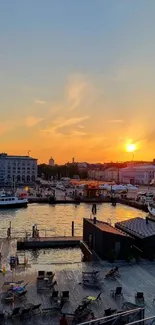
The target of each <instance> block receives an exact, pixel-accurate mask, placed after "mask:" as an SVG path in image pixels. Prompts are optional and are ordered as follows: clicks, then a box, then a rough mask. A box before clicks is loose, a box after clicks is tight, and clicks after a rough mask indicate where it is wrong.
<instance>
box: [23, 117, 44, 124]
mask: <svg viewBox="0 0 155 325" xmlns="http://www.w3.org/2000/svg"><path fill="white" fill-rule="evenodd" d="M43 120H44V117H35V116H28V117H27V118H26V120H25V125H26V126H27V127H33V126H35V125H37V124H39V123H40V122H42V121H43Z"/></svg>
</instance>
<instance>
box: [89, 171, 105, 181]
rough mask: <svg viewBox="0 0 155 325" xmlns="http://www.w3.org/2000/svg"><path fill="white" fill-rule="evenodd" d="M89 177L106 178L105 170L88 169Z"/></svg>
mask: <svg viewBox="0 0 155 325" xmlns="http://www.w3.org/2000/svg"><path fill="white" fill-rule="evenodd" d="M88 177H89V178H91V179H95V180H104V170H102V169H101V170H100V169H90V170H88Z"/></svg>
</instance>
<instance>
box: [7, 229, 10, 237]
mask: <svg viewBox="0 0 155 325" xmlns="http://www.w3.org/2000/svg"><path fill="white" fill-rule="evenodd" d="M10 238H11V229H10V227H9V228H8V230H7V239H10Z"/></svg>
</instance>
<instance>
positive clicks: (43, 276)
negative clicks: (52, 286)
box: [37, 271, 46, 280]
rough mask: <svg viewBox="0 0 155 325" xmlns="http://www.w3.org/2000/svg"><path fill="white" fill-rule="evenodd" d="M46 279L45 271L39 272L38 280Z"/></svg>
mask: <svg viewBox="0 0 155 325" xmlns="http://www.w3.org/2000/svg"><path fill="white" fill-rule="evenodd" d="M45 277H46V274H45V271H38V277H37V279H38V280H39V279H44V278H45Z"/></svg>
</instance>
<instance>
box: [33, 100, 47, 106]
mask: <svg viewBox="0 0 155 325" xmlns="http://www.w3.org/2000/svg"><path fill="white" fill-rule="evenodd" d="M46 103H47V102H46V101H45V100H40V99H36V100H35V104H40V105H44V104H46Z"/></svg>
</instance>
